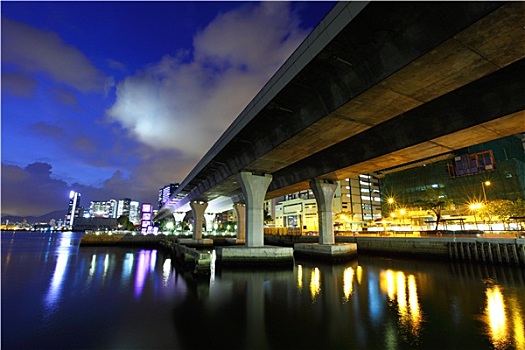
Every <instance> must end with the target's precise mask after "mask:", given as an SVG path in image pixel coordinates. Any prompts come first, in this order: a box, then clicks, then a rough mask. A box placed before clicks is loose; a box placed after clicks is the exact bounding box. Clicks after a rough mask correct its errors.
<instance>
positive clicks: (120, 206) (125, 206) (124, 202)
mask: <svg viewBox="0 0 525 350" xmlns="http://www.w3.org/2000/svg"><path fill="white" fill-rule="evenodd" d="M130 208H131V199H130V198H124V199H119V200H118V202H117V215H116V218H117V219H118V218H119V217H121V216H122V215H125V216H127V217H128V218H129V216H130V215H129V214H130Z"/></svg>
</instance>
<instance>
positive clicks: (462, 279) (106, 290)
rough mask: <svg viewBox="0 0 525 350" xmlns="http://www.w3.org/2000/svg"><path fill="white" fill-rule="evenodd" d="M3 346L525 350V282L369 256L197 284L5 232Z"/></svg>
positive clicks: (510, 271) (489, 271) (140, 253)
mask: <svg viewBox="0 0 525 350" xmlns="http://www.w3.org/2000/svg"><path fill="white" fill-rule="evenodd" d="M1 238H2V267H1V268H2V305H1V306H2V320H1V322H2V349H17V348H18V349H38V348H48V349H75V348H82V349H133V348H137V349H168V348H169V349H190V348H204V349H217V348H227V349H234V348H240V349H256V348H261V349H306V348H312V349H463V350H464V349H525V272H524V271H523V269H518V268H509V267H505V268H500V267H492V266H476V265H456V264H448V263H444V262H438V263H435V262H431V261H415V260H398V259H397V260H390V259H384V258H378V257H367V256H362V255H361V256H359V258H358V259H356V260H354V261H352V262H349V263H346V264H340V265H327V264H318V263H311V262H303V261H296V264H295V266H294V267H293V268H288V269H285V270H271V271H251V272H243V271H221V272H219V271H217V272H215V273H213V274H212V276H211V278H210V279H208V280H204V281H195V280H193V279H192V278H191V276H187V275H186V274H184V273H181V272H179V271H177V270H176V269H175V268H174V267H173V266H172V263H171V260H170V258H169V257H168V256H165V255H163V254H162V253H160V252H157V251H156V250H147V249H128V248H100V247H82V248H79V247H78V242H79V239H80V234H78V233H54V234H42V233H27V232H17V233H12V232H7V233H6V232H2V236H1Z"/></svg>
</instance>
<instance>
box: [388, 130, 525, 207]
mask: <svg viewBox="0 0 525 350" xmlns="http://www.w3.org/2000/svg"><path fill="white" fill-rule="evenodd" d="M522 140H525V137H524V136H523V135H521V134H520V135H514V136H508V137H504V138H500V139H498V140H493V141H490V142H485V143H482V144H478V145H474V146H470V147H467V148H463V149H460V150H456V151H454V152H450V153H447V154H443V155H440V156H437V157H433V158H431V159H426V160H424V161H419V162H414V163H410V164H405V165H402V166H399V167H396V168H392V169H385V170H384V171H381V173H380V175H379V176H380V177H381V179H380V180H381V188H382V190H383V191H384V192H385V193H388V194H389V195H392V196H393V197H395V200H396V202H397V203H401V204H405V205H410V204H412V203H415V202H417V201H418V200H419V199H420V198H421V196H422V195H424V193H425V191H426V190H427V189H429V188H432V189H435V190H437V191H439V192H440V193H442V194H443V195H444V196H446V197H447V198H448V199H449V200H450V201H451V202H452V203H453V204H454V205H455V207H456V208H460V207H462V206H463V205H464V204H466V203H469V202H471V201H472V200H475V201H478V202H479V201H482V200H485V201H486V200H489V201H490V200H495V199H506V200H516V199H518V198H525V150H524V147H523V145H524V143H523V141H522ZM487 182H488V183H489V184H490V185H489V186H488V187H487V185H485V183H487ZM465 207H466V206H465ZM459 214H460V213H459Z"/></svg>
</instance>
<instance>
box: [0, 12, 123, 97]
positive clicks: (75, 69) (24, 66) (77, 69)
mask: <svg viewBox="0 0 525 350" xmlns="http://www.w3.org/2000/svg"><path fill="white" fill-rule="evenodd" d="M2 61H3V62H4V63H11V64H13V65H14V66H16V67H17V68H18V69H19V70H20V71H21V72H23V73H26V74H30V73H34V72H40V73H42V72H43V73H46V74H48V75H49V76H50V77H51V78H52V79H54V80H55V81H56V82H59V83H62V84H65V85H67V86H70V87H73V88H75V89H77V90H79V91H81V92H89V91H104V89H106V88H107V86H108V85H112V84H113V80H112V78H108V77H106V76H104V74H103V73H102V72H100V71H99V70H98V69H97V68H96V67H95V66H93V64H92V63H91V62H90V61H89V60H88V59H87V58H86V57H85V56H84V54H83V53H82V52H81V51H80V50H78V49H77V48H75V47H73V46H70V45H67V44H66V43H64V42H63V41H62V39H61V38H60V37H59V36H58V35H57V34H56V33H53V32H46V31H42V30H39V29H37V28H35V27H31V26H29V25H27V24H24V23H22V22H18V21H14V20H11V19H9V18H7V17H5V16H2ZM14 78H15V76H14V75H10V81H11V84H10V85H14V82H13V79H14ZM20 79H21V83H20V84H22V83H25V85H26V86H27V79H29V78H27V77H26V78H21V77H20ZM20 84H18V85H20ZM17 92H18V93H19V91H15V93H17Z"/></svg>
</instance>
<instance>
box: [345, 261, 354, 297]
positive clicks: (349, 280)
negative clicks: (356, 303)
mask: <svg viewBox="0 0 525 350" xmlns="http://www.w3.org/2000/svg"><path fill="white" fill-rule="evenodd" d="M354 274H355V272H354V269H353V268H351V267H347V268H346V269H345V270H344V271H343V299H344V301H348V299H350V297H351V296H352V292H353V291H354V286H353V283H354Z"/></svg>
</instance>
